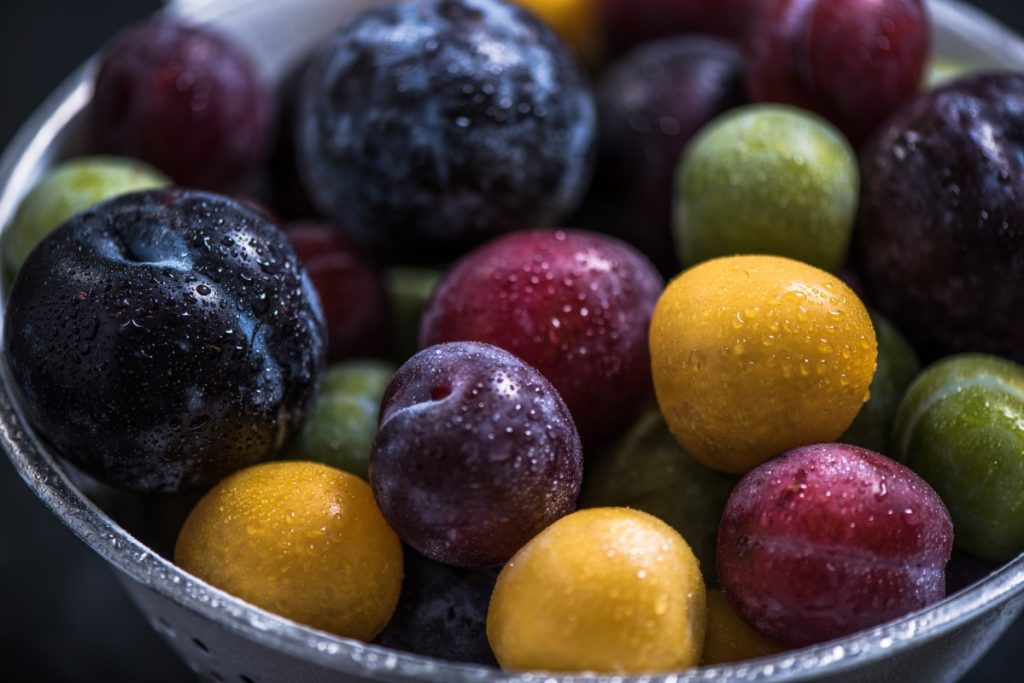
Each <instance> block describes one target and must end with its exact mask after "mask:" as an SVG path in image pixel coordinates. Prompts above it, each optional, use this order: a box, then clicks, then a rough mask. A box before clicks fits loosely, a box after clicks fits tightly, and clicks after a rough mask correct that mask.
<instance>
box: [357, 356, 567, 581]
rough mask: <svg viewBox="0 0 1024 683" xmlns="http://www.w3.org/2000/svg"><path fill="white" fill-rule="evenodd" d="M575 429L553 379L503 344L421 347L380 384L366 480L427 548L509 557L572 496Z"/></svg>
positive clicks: (410, 539) (453, 556)
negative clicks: (384, 387) (380, 397)
mask: <svg viewBox="0 0 1024 683" xmlns="http://www.w3.org/2000/svg"><path fill="white" fill-rule="evenodd" d="M582 477H583V456H582V453H581V449H580V441H579V436H578V435H577V433H576V428H575V426H574V425H573V421H572V416H571V415H570V414H569V409H568V408H567V407H566V406H565V402H564V401H562V398H561V397H560V396H559V395H558V392H557V391H556V390H555V388H554V387H553V386H551V383H550V382H548V381H547V380H546V379H544V377H543V376H542V375H541V374H540V373H539V372H537V371H536V370H535V369H533V368H532V367H530V366H529V365H526V363H524V362H523V361H521V360H520V359H518V358H516V357H515V356H513V355H512V354H510V353H508V352H507V351H503V350H502V349H499V348H497V347H495V346H491V345H489V344H479V343H476V342H457V343H451V344H441V345H438V346H433V347H431V348H429V349H426V350H424V351H421V352H420V353H418V354H416V355H415V356H413V357H412V359H410V360H409V362H407V363H406V364H405V365H403V366H402V367H401V368H400V369H399V371H398V372H397V373H396V374H395V376H394V378H393V379H392V381H391V384H390V385H389V386H388V389H387V391H386V392H385V394H384V401H383V404H382V406H381V418H380V433H379V434H378V435H377V439H376V440H375V441H374V443H373V452H372V455H371V458H370V483H371V484H372V485H373V492H374V495H375V496H376V498H377V502H378V503H379V504H380V507H381V511H382V512H383V513H384V516H385V518H387V520H388V523H389V524H390V525H391V526H392V528H394V529H395V531H397V532H398V535H399V536H401V537H402V540H403V541H405V542H406V543H408V544H409V545H411V546H412V547H413V548H414V549H416V550H418V551H419V552H421V553H422V554H424V555H426V556H427V557H429V558H431V559H434V560H438V561H440V562H445V563H447V564H452V565H456V566H461V567H482V566H487V565H492V564H499V563H502V562H505V561H506V560H508V559H509V558H510V557H512V555H513V554H514V553H515V552H516V551H517V550H519V548H521V547H522V546H523V544H524V543H526V542H527V541H529V540H530V539H531V538H533V537H534V536H536V535H537V533H538V532H540V531H541V530H542V529H544V528H545V527H547V526H548V525H549V524H551V523H552V522H554V521H555V520H557V519H559V518H561V517H563V516H565V515H567V514H569V513H570V512H572V511H573V510H574V509H575V507H576V499H577V497H578V496H579V491H580V483H581V480H582Z"/></svg>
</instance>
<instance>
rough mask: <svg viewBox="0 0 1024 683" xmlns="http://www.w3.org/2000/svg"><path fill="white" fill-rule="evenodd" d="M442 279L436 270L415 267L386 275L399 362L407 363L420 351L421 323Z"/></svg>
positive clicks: (395, 270) (396, 353)
mask: <svg viewBox="0 0 1024 683" xmlns="http://www.w3.org/2000/svg"><path fill="white" fill-rule="evenodd" d="M442 275H444V273H442V272H441V271H440V270H437V269H435V268H421V267H413V266H395V267H393V268H388V269H387V270H386V271H385V272H384V283H385V287H387V290H388V294H389V295H390V297H391V314H392V323H391V329H392V331H393V335H394V337H393V339H392V347H393V349H392V355H393V357H394V358H395V359H396V360H398V361H401V362H403V363H404V362H405V361H406V360H408V359H409V358H411V357H412V356H413V354H415V353H416V352H417V351H419V350H420V347H419V337H420V320H421V319H422V318H423V311H424V310H425V309H426V308H427V303H428V302H429V301H430V296H431V294H433V293H434V287H436V286H437V283H438V282H440V281H441V276H442Z"/></svg>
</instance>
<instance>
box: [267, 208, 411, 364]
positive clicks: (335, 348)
mask: <svg viewBox="0 0 1024 683" xmlns="http://www.w3.org/2000/svg"><path fill="white" fill-rule="evenodd" d="M285 234H286V235H287V236H288V239H289V241H290V242H291V243H292V246H293V247H294V249H295V252H296V253H297V254H298V255H299V258H300V259H301V260H302V263H303V265H304V266H305V267H306V272H308V273H309V277H310V279H311V280H312V281H313V285H314V286H315V287H316V290H317V292H318V293H319V295H320V303H321V305H322V306H323V310H324V317H325V318H326V320H327V360H328V362H332V363H333V362H335V361H341V360H346V359H349V358H359V357H374V356H381V355H382V350H383V349H384V348H386V344H387V341H388V338H389V336H390V331H391V330H390V326H391V310H390V299H389V297H388V292H387V290H386V289H385V285H384V278H383V276H382V275H381V273H380V272H379V271H378V270H377V269H376V268H375V267H374V265H373V264H372V263H371V262H370V260H369V259H368V258H367V257H366V256H365V255H363V254H361V253H360V252H359V251H358V250H356V249H354V248H353V247H352V246H351V245H350V244H349V243H348V240H346V239H345V237H344V235H343V234H342V233H341V232H340V231H339V230H337V229H336V228H334V227H333V226H331V225H327V224H323V223H315V222H310V221H304V222H298V223H292V224H290V225H288V226H286V227H285Z"/></svg>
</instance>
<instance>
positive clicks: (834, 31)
mask: <svg viewBox="0 0 1024 683" xmlns="http://www.w3.org/2000/svg"><path fill="white" fill-rule="evenodd" d="M761 2H762V7H761V8H760V12H759V13H758V14H757V18H756V20H755V21H753V22H752V24H751V26H750V30H749V32H748V33H747V36H746V38H747V41H746V45H747V50H746V51H747V89H748V94H749V95H750V98H751V99H752V100H755V101H757V102H783V103H785V104H792V105H795V106H797V107H801V108H803V109H809V110H810V111H813V112H815V113H817V114H820V115H821V116H823V117H825V118H826V119H828V120H829V121H831V122H832V123H834V124H835V125H836V127H838V128H839V129H840V130H842V131H843V133H845V134H846V136H847V137H849V138H850V140H851V141H852V142H853V143H855V144H859V143H861V142H862V141H863V140H864V139H865V138H866V137H867V136H868V135H870V134H871V132H872V131H874V130H875V128H877V127H878V125H879V124H880V123H882V121H883V120H884V119H885V118H886V117H887V116H888V115H889V114H891V113H892V112H893V111H894V110H895V109H897V108H898V107H899V106H900V105H902V104H904V103H906V102H908V101H910V100H911V99H913V97H914V96H915V95H916V94H917V93H918V91H919V90H920V88H921V80H922V77H923V75H924V69H925V65H926V63H927V61H928V56H929V51H930V47H931V37H930V36H931V25H930V22H929V21H928V11H927V8H926V6H925V4H926V3H925V2H924V0H842V2H836V1H835V0H761Z"/></svg>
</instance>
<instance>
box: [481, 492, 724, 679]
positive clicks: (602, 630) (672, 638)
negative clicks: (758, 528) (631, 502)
mask: <svg viewBox="0 0 1024 683" xmlns="http://www.w3.org/2000/svg"><path fill="white" fill-rule="evenodd" d="M706 610H707V603H706V598H705V590H704V582H703V580H702V579H701V574H700V568H699V567H698V565H697V558H696V557H694V555H693V552H692V551H691V550H690V548H689V546H688V545H686V541H684V540H683V538H682V537H681V536H680V535H679V534H678V533H676V532H675V531H674V530H673V529H672V527H670V526H668V525H667V524H665V523H664V522H662V521H660V520H659V519H657V518H656V517H652V516H651V515H648V514H647V513H645V512H639V511H637V510H627V509H624V508H598V509H593V510H582V511H580V512H577V513H575V514H572V515H569V516H568V517H565V518H564V519H561V520H559V521H558V522H556V523H554V524H552V525H551V526H550V527H548V528H547V529H545V530H544V531H543V532H541V533H540V534H539V535H538V536H537V537H536V538H534V539H533V540H532V541H530V542H529V543H528V544H527V545H526V546H525V547H524V548H523V549H522V550H520V551H519V552H518V553H516V555H515V557H513V558H512V560H511V561H510V562H509V563H508V564H507V565H505V568H504V569H503V570H502V572H501V574H500V575H499V576H498V583H497V585H496V586H495V588H494V594H493V595H492V596H491V605H490V609H489V610H488V614H487V639H488V641H489V642H490V643H491V648H492V649H493V650H494V655H495V656H496V657H497V659H498V662H499V663H500V664H501V666H502V668H503V669H510V670H514V671H528V670H534V671H536V670H540V671H552V672H565V673H575V672H583V671H587V672H591V671H592V672H596V673H600V674H645V673H659V672H664V671H674V670H678V669H684V668H687V667H691V666H696V664H697V662H698V660H699V659H700V654H701V650H702V649H703V646H704V628H705V623H706V618H707V617H706Z"/></svg>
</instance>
